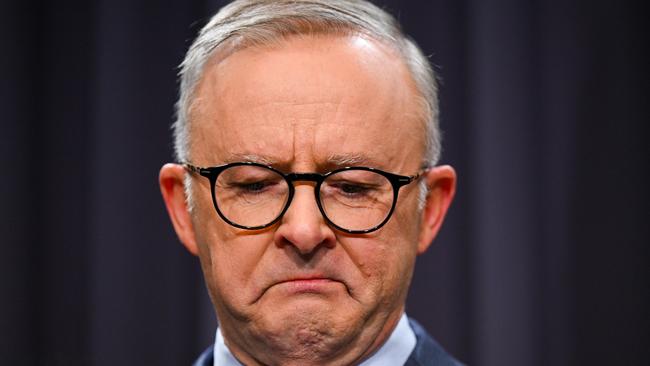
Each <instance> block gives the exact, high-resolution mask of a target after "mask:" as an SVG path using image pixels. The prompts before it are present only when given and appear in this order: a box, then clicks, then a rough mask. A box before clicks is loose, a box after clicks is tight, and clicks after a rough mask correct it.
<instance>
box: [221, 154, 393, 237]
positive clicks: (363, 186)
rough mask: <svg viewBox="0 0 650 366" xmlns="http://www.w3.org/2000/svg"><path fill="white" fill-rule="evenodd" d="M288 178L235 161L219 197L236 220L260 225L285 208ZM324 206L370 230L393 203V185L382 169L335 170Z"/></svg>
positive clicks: (344, 222) (347, 225) (326, 184)
mask: <svg viewBox="0 0 650 366" xmlns="http://www.w3.org/2000/svg"><path fill="white" fill-rule="evenodd" d="M289 184H290V183H288V182H287V180H286V179H285V178H284V177H283V176H282V175H280V174H278V173H277V172H275V171H273V170H271V169H268V168H265V167H261V166H254V165H242V166H232V167H229V168H227V169H225V170H224V171H222V172H221V174H219V176H218V177H217V180H216V182H215V191H214V196H215V201H216V204H217V207H218V209H219V211H221V213H222V215H223V216H224V217H225V218H227V219H228V220H229V221H231V222H232V223H234V224H237V225H241V226H247V227H260V226H265V225H267V224H269V223H271V222H273V221H274V220H275V219H276V218H277V217H278V216H279V215H280V214H281V213H282V212H283V210H284V209H285V207H286V205H287V201H288V199H289V192H290V188H289ZM318 196H319V197H320V203H321V208H322V211H323V213H324V214H325V216H326V217H327V219H329V220H330V221H331V222H332V223H334V224H335V225H336V226H339V227H341V228H343V229H346V230H367V229H370V228H373V227H375V226H377V225H379V224H381V223H382V222H383V221H384V220H385V219H386V216H387V215H388V214H389V213H390V210H391V208H392V205H393V200H394V194H393V186H392V184H391V183H390V181H389V180H388V179H387V178H386V177H384V176H383V175H381V174H379V173H376V172H372V171H367V170H355V169H352V170H344V171H340V172H337V173H334V174H330V175H329V176H327V178H326V179H325V180H324V181H323V183H322V184H321V185H320V191H319V194H318Z"/></svg>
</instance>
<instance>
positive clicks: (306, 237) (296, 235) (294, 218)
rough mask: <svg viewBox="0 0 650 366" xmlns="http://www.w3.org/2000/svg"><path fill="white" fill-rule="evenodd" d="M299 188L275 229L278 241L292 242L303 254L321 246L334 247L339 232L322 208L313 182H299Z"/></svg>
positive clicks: (278, 242)
mask: <svg viewBox="0 0 650 366" xmlns="http://www.w3.org/2000/svg"><path fill="white" fill-rule="evenodd" d="M295 188H296V189H295V193H294V196H293V199H292V201H291V204H290V205H289V208H288V209H287V212H285V214H284V216H283V217H282V220H281V221H280V226H279V227H278V229H277V230H276V232H275V238H274V239H275V243H276V244H277V245H281V246H292V247H293V248H295V250H296V251H297V252H298V253H299V254H300V255H301V256H309V255H311V254H313V253H314V252H315V251H317V250H318V248H321V247H323V248H327V247H329V248H331V247H333V246H334V245H335V243H336V236H335V234H334V232H333V231H332V229H331V228H330V227H329V226H328V225H327V223H326V222H325V218H323V215H322V214H321V212H320V210H319V209H318V206H317V203H316V200H315V196H314V186H313V184H309V183H297V184H296V185H295Z"/></svg>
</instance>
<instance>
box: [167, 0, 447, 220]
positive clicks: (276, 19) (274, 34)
mask: <svg viewBox="0 0 650 366" xmlns="http://www.w3.org/2000/svg"><path fill="white" fill-rule="evenodd" d="M312 34H314V35H315V34H331V35H348V34H350V35H351V34H360V35H364V36H367V37H370V38H372V39H374V40H376V41H379V42H382V43H384V44H386V45H388V46H389V47H391V48H393V49H394V50H395V51H397V52H398V54H399V55H400V56H401V57H402V58H403V61H404V63H405V64H406V66H407V68H408V70H409V72H410V74H411V77H412V78H413V81H414V83H415V86H416V88H417V90H418V92H419V93H420V95H419V96H418V97H419V99H420V103H419V104H420V105H421V106H422V110H421V111H418V112H419V115H420V116H421V118H422V120H423V123H424V130H425V154H424V156H423V160H424V161H423V162H422V164H423V165H426V166H434V165H435V164H436V163H437V162H438V159H439V157H440V150H441V147H440V144H441V142H440V140H441V137H440V130H439V127H438V88H437V84H436V78H435V74H434V72H433V69H432V68H431V65H430V64H429V60H428V59H427V57H426V56H425V55H424V54H423V53H422V51H421V50H420V49H419V48H418V46H417V45H416V44H415V42H413V40H411V39H410V38H409V37H408V36H406V35H405V34H404V33H402V31H401V28H400V25H399V23H398V22H397V21H396V20H395V18H393V16H391V15H390V14H388V13H387V12H386V11H384V10H382V9H380V8H378V7H377V6H375V5H373V4H372V3H370V2H368V1H364V0H237V1H234V2H232V3H231V4H229V5H227V6H225V7H223V8H222V9H221V10H220V11H219V12H218V13H217V14H216V15H214V16H213V17H212V19H210V21H209V22H208V24H206V25H205V26H204V27H203V29H201V31H200V32H199V35H198V37H197V38H196V39H195V40H194V42H193V43H192V45H191V46H190V49H189V50H188V51H187V54H186V55H185V59H184V60H183V63H182V64H181V66H180V72H179V77H180V92H179V94H180V95H179V98H178V102H177V103H176V121H175V122H174V124H173V131H174V150H175V154H176V159H177V161H180V162H187V161H189V160H190V156H189V151H190V149H189V143H190V141H189V140H190V117H191V107H192V102H193V99H194V93H195V90H196V87H197V85H198V83H199V81H200V80H201V77H202V75H203V72H204V68H205V65H206V63H207V62H208V61H209V59H210V58H211V56H212V55H213V54H214V53H215V51H216V50H217V49H219V48H220V47H222V46H226V45H227V46H228V47H230V48H231V51H233V50H235V51H236V50H237V49H242V48H246V47H250V46H256V45H268V44H272V43H275V42H278V41H281V40H282V39H283V38H285V37H287V36H291V35H312ZM191 190H192V189H191V179H190V177H189V175H188V176H186V179H185V192H186V198H187V202H188V205H189V209H190V211H191V210H192V208H193V202H192V199H191ZM426 194H427V189H426V185H425V182H424V181H423V180H422V181H421V184H420V196H419V202H420V205H419V206H420V209H421V208H422V207H423V205H424V200H425V197H426Z"/></svg>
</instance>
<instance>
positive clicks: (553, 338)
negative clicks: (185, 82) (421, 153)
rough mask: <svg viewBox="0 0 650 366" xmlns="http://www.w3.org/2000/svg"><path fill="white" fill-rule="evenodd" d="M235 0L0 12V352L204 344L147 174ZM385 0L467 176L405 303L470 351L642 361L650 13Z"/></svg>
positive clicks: (64, 356) (187, 278) (22, 358)
mask: <svg viewBox="0 0 650 366" xmlns="http://www.w3.org/2000/svg"><path fill="white" fill-rule="evenodd" d="M223 3H224V2H219V1H206V0H204V1H200V0H195V1H176V2H171V1H126V0H114V1H98V2H78V3H75V2H68V1H48V2H26V1H22V2H21V1H5V2H2V4H1V5H0V37H1V39H2V57H0V66H1V68H0V70H1V71H0V73H1V74H2V78H1V80H2V82H1V83H0V93H1V94H0V103H1V106H2V112H3V113H2V118H1V120H2V125H1V126H2V131H1V132H0V159H1V165H0V169H1V170H2V175H1V177H2V178H1V179H0V197H1V199H2V203H1V204H0V228H1V231H0V235H1V237H0V242H1V243H2V247H1V250H2V252H1V253H0V269H1V270H0V274H1V276H0V364H3V365H5V364H6V365H77V364H79V365H86V364H92V365H136V364H150V365H183V364H189V363H190V362H191V361H192V360H193V359H194V358H195V357H196V355H197V354H198V353H199V352H200V351H201V350H202V349H203V348H205V347H206V346H207V345H208V344H210V343H211V342H212V338H213V332H214V327H215V320H214V316H213V315H212V310H211V305H210V304H209V301H208V299H207V295H206V294H205V289H204V285H203V282H202V278H201V274H200V270H199V265H198V261H197V260H196V259H195V258H194V257H192V256H190V255H189V254H187V253H186V252H185V250H184V249H183V248H182V247H181V245H180V244H178V242H177V240H176V237H175V234H174V233H173V230H172V228H171V225H170V224H169V221H168V218H167V215H166V213H165V210H164V207H163V203H162V200H161V198H160V194H159V191H158V185H157V173H158V169H159V168H160V166H161V165H162V164H163V163H165V162H167V161H170V160H171V159H172V154H171V151H172V149H171V138H170V129H169V126H170V123H171V121H172V115H173V108H172V107H173V103H174V101H175V98H176V80H175V79H176V76H175V74H176V71H177V70H176V66H177V65H178V64H179V63H180V61H181V60H182V57H183V54H184V52H185V50H186V48H187V47H188V46H189V43H190V41H191V39H192V38H193V37H194V35H195V34H196V32H197V31H198V30H199V29H200V28H201V26H202V25H203V24H205V22H206V20H207V19H208V18H209V16H210V14H212V13H213V12H214V11H215V10H216V9H218V8H219V7H220V6H221V5H223ZM377 3H378V4H380V5H382V6H385V7H386V8H387V9H388V10H390V11H391V12H393V13H394V14H396V15H397V16H398V18H399V19H400V20H401V22H402V23H403V26H404V28H405V30H406V31H407V33H409V34H411V35H412V36H413V38H415V39H416V40H417V41H418V43H419V44H420V45H421V46H422V48H423V49H424V50H425V52H426V53H427V54H429V55H431V60H432V62H433V63H434V64H435V65H436V68H437V71H438V73H439V75H440V76H441V79H442V86H441V109H442V128H443V130H444V139H445V140H444V153H443V162H445V163H450V164H452V165H454V166H455V167H456V168H457V170H458V173H459V177H460V182H459V187H458V195H457V199H456V201H455V203H454V205H453V207H452V210H451V212H450V215H449V217H448V220H447V222H446V224H445V227H444V229H443V230H442V233H441V234H440V236H439V238H438V239H437V240H436V243H435V245H434V246H433V247H432V249H431V250H430V251H429V252H428V253H426V254H425V255H423V256H422V257H420V258H419V260H418V264H417V268H416V277H415V279H414V282H413V285H412V289H411V294H410V298H409V301H408V305H407V311H408V313H409V314H410V315H411V316H413V317H415V318H417V319H418V320H420V321H421V322H422V323H423V324H424V325H425V326H426V328H428V330H429V331H430V332H431V333H432V334H434V336H435V337H436V338H437V339H438V340H439V341H440V342H441V343H442V344H443V345H444V346H445V347H446V348H447V349H449V350H450V351H451V352H452V353H453V354H455V355H457V356H458V357H459V358H460V359H461V360H463V361H465V362H468V363H470V364H474V365H494V366H497V365H499V366H502V365H540V366H541V365H591V364H607V365H609V364H612V365H614V364H616V365H641V364H644V363H645V362H647V360H648V359H649V357H650V354H649V352H648V349H649V348H648V346H647V342H648V329H650V327H649V325H650V324H648V319H650V316H649V315H648V308H649V307H650V304H649V301H648V289H649V288H650V285H649V280H648V270H647V267H648V249H647V247H648V243H649V242H650V240H649V235H648V231H649V230H648V224H647V223H646V221H647V219H648V204H649V203H650V202H649V199H648V187H650V182H649V179H648V156H650V154H649V151H648V140H647V139H648V133H647V132H648V128H647V123H648V119H647V112H646V108H647V107H646V106H647V104H646V95H647V94H646V93H647V91H648V90H647V87H648V79H647V73H646V69H647V65H648V64H649V63H648V58H647V56H646V54H645V53H644V51H645V49H644V48H645V47H646V45H647V39H646V36H645V35H646V33H647V26H646V23H647V22H646V19H645V15H644V14H647V13H646V12H644V11H643V9H642V8H641V7H640V6H637V5H635V4H633V3H631V2H622V1H621V2H608V1H584V0H568V1H551V0H549V1H542V0H534V1H517V0H464V1H457V0H439V1H427V2H424V1H422V2H409V3H406V2H405V3H402V2H400V1H383V2H377Z"/></svg>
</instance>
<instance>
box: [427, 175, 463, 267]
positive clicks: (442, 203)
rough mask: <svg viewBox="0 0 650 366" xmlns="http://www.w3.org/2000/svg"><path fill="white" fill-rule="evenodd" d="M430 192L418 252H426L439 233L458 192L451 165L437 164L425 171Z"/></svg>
mask: <svg viewBox="0 0 650 366" xmlns="http://www.w3.org/2000/svg"><path fill="white" fill-rule="evenodd" d="M422 179H425V180H426V184H427V188H428V193H427V198H426V203H425V206H424V210H423V212H422V225H421V226H420V228H421V229H420V239H419V241H418V254H422V253H424V252H425V251H426V250H427V249H428V248H429V245H431V242H432V241H433V239H434V238H435V237H436V235H437V234H438V231H439V230H440V227H441V226H442V222H443V221H444V219H445V215H446V214H447V209H449V205H450V204H451V201H452V200H453V198H454V194H455V193H456V172H455V171H454V168H452V167H450V166H449V165H442V166H437V167H435V168H432V169H429V170H428V171H426V173H424V177H422Z"/></svg>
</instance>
